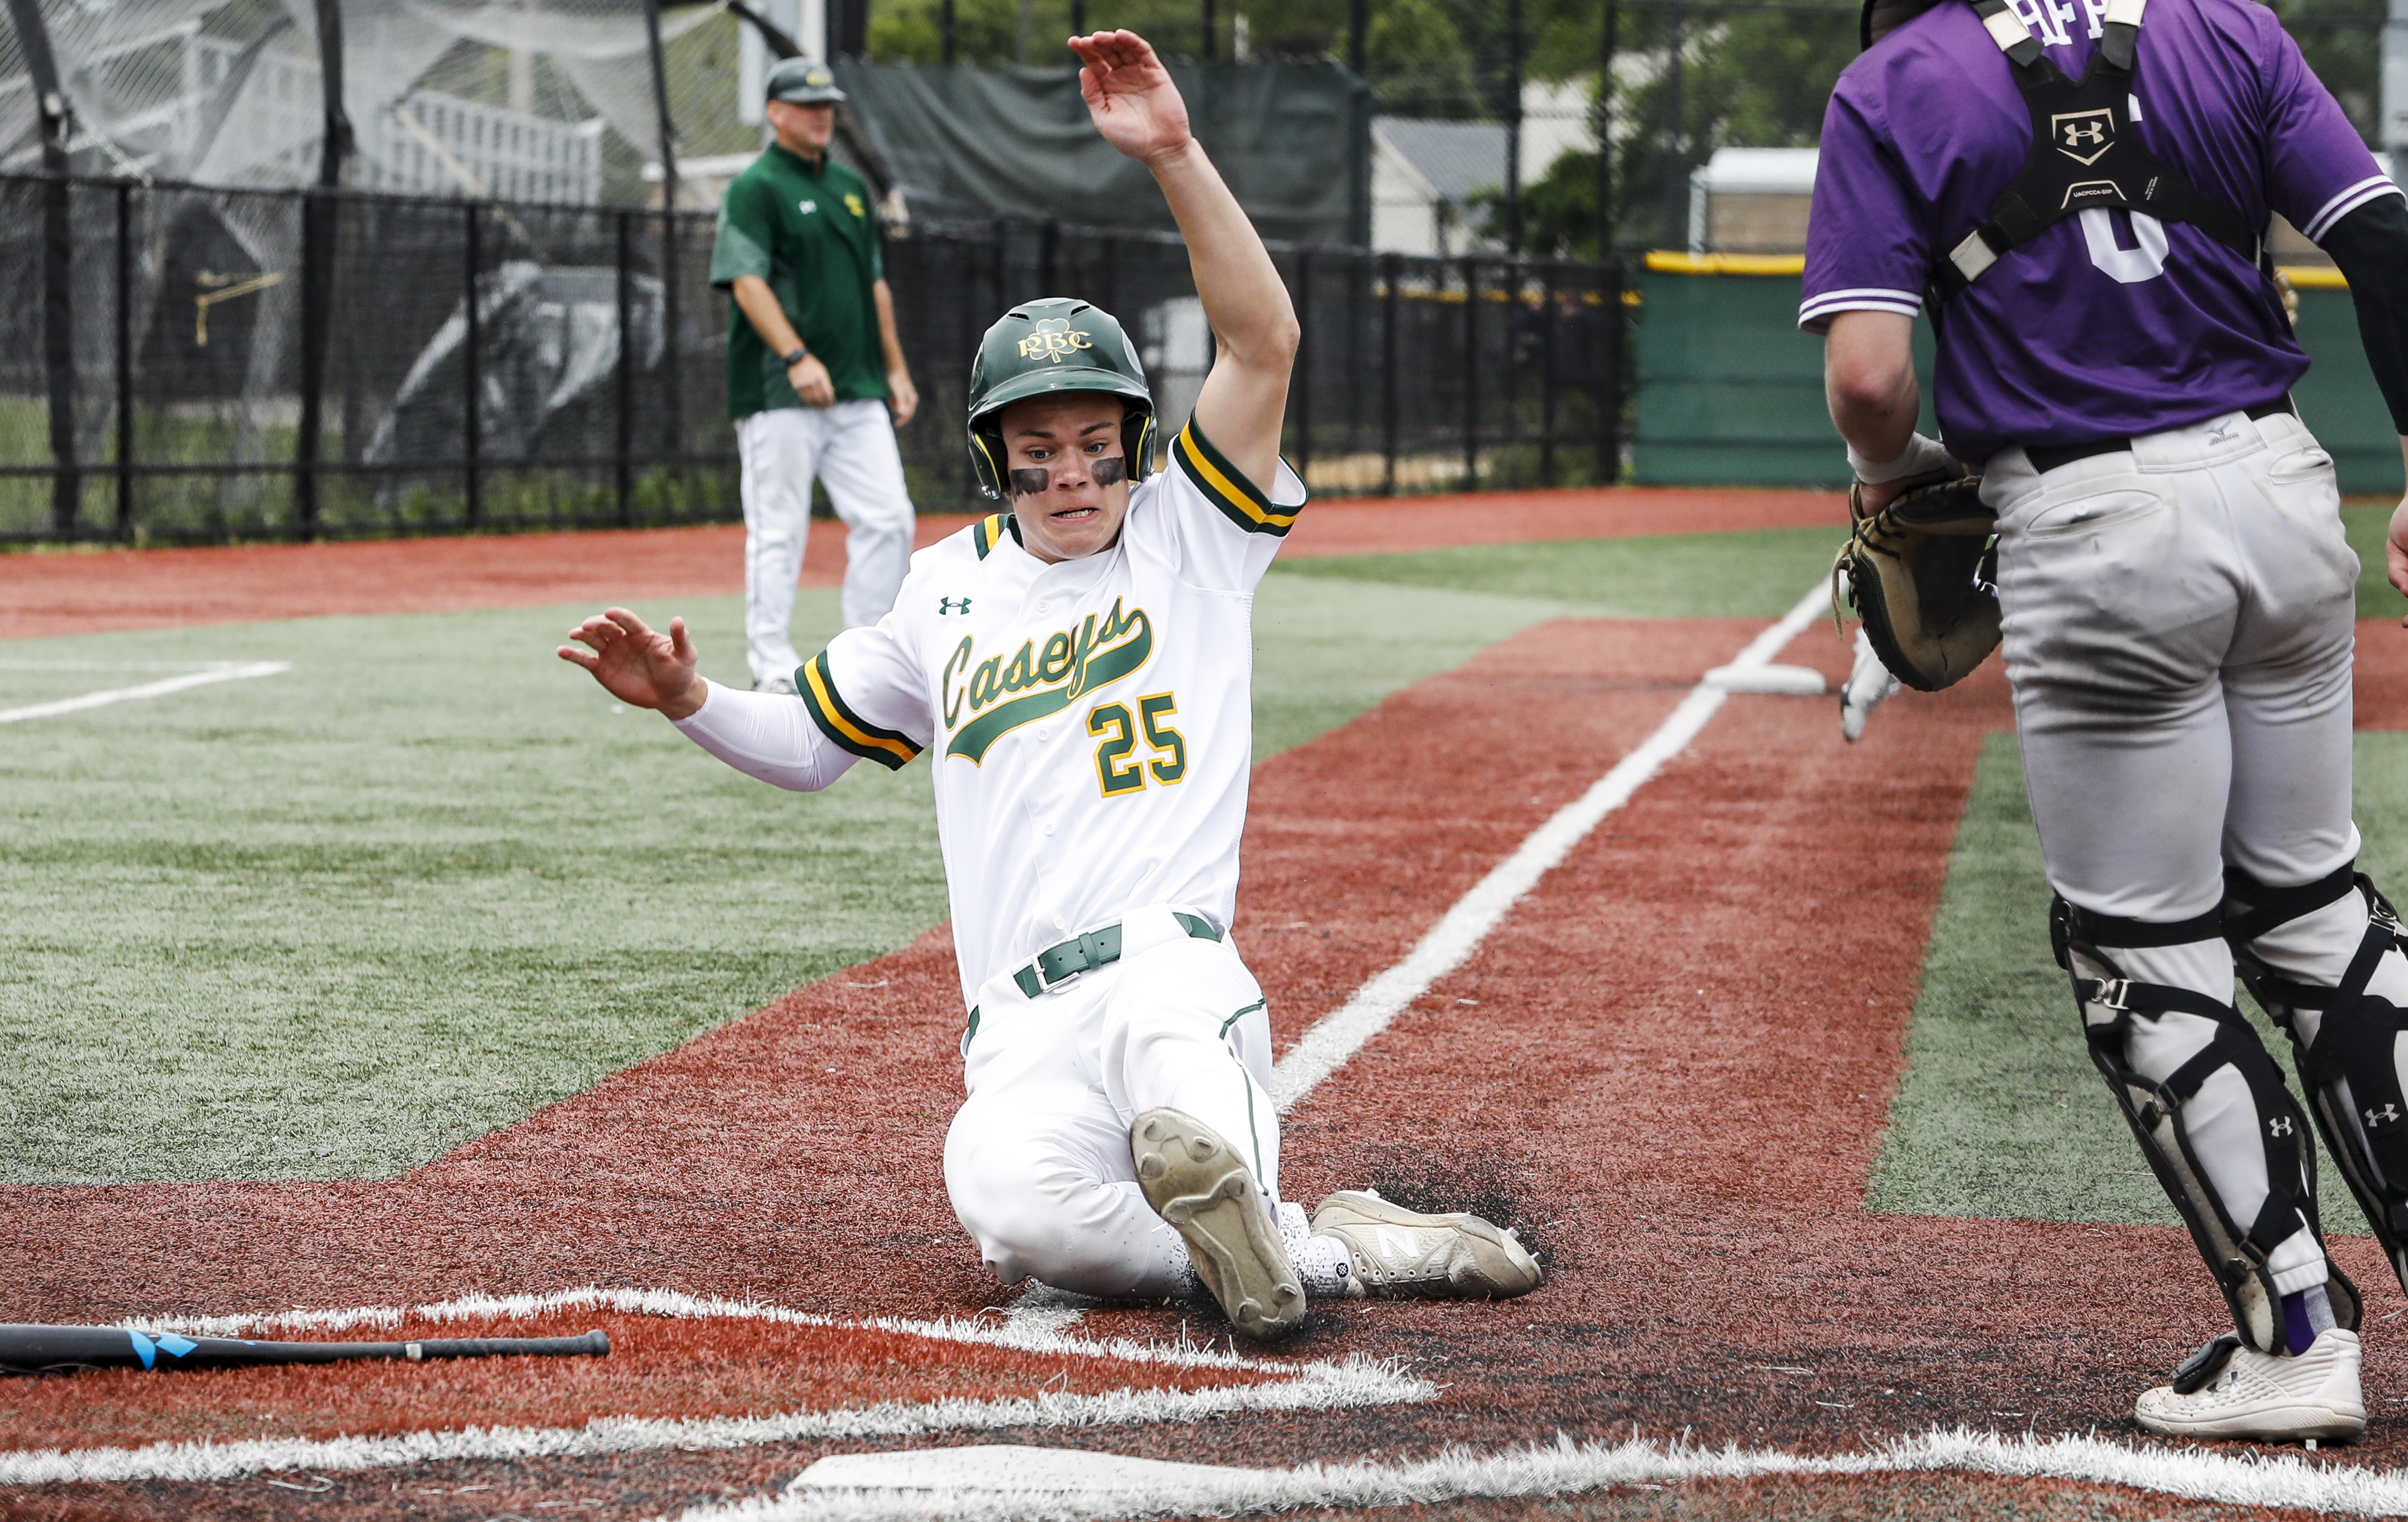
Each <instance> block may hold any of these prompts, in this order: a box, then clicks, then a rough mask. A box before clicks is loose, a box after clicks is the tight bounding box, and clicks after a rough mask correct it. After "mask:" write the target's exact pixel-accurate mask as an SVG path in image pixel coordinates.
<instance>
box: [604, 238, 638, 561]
mask: <svg viewBox="0 0 2408 1522" xmlns="http://www.w3.org/2000/svg"><path fill="white" fill-rule="evenodd" d="M634 218H635V213H634V212H632V211H628V210H625V209H624V208H622V209H621V210H618V211H614V212H612V213H611V214H610V220H611V221H612V223H613V224H614V226H615V228H616V230H617V233H618V250H617V252H618V266H619V281H618V286H619V289H618V300H619V374H618V377H617V380H618V389H619V395H618V399H617V400H618V408H619V426H618V428H617V429H616V430H615V431H614V434H615V436H614V437H613V439H612V441H611V445H610V453H611V467H612V474H613V476H614V477H615V478H616V484H617V487H618V491H619V525H620V527H622V528H624V527H626V526H627V525H628V524H630V523H633V522H634V521H635V520H636V482H635V470H634V466H633V464H632V462H630V460H629V459H628V454H627V450H628V435H629V434H631V433H632V432H633V431H634V428H635V421H636V356H635V347H636V335H635V333H634V331H633V330H634V326H635V324H634V323H633V321H631V320H630V319H631V317H632V315H633V312H634V308H635V305H636V282H635V276H634V274H633V273H632V272H631V271H630V270H629V269H628V268H627V264H628V262H629V260H630V259H631V258H633V256H634V253H635V241H636V235H635V228H634V225H633V223H634Z"/></svg>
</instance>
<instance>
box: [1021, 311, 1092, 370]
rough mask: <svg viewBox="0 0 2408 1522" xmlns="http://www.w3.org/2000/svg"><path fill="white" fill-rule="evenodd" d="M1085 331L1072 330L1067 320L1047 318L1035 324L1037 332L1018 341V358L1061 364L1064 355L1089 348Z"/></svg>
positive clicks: (1081, 329)
mask: <svg viewBox="0 0 2408 1522" xmlns="http://www.w3.org/2000/svg"><path fill="white" fill-rule="evenodd" d="M1091 347H1093V346H1091V345H1090V344H1089V343H1088V342H1087V330H1086V329H1084V328H1079V329H1075V330H1074V329H1073V328H1072V327H1071V326H1070V320H1069V319H1068V318H1062V317H1049V318H1046V319H1045V320H1042V321H1040V322H1039V323H1038V324H1037V331H1036V332H1034V333H1032V334H1029V335H1028V336H1027V337H1025V338H1023V339H1022V340H1020V357H1021V358H1022V359H1024V360H1048V359H1050V360H1052V361H1053V362H1054V363H1056V364H1059V363H1062V356H1063V355H1065V354H1072V353H1076V352H1077V351H1078V350H1080V349H1082V348H1091Z"/></svg>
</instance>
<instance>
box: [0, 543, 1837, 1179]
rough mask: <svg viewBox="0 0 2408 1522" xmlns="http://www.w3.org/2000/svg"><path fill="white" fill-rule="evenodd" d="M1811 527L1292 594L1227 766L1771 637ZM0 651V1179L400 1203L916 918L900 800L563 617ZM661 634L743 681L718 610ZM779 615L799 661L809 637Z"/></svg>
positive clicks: (1825, 549)
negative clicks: (1679, 650) (571, 661)
mask: <svg viewBox="0 0 2408 1522" xmlns="http://www.w3.org/2000/svg"><path fill="white" fill-rule="evenodd" d="M1832 539H1833V535H1832V533H1830V532H1829V531H1824V530H1815V531H1800V532H1799V533H1775V534H1727V535H1709V536H1698V537H1694V538H1690V537H1669V538H1660V539H1650V540H1621V541H1598V542H1592V543H1585V544H1575V545H1549V546H1538V547H1508V548H1505V549H1501V550H1487V551H1446V552H1441V553H1435V554H1430V555H1415V556H1400V557H1395V558H1392V559H1386V560H1382V559H1376V558H1369V557H1363V558H1355V559H1351V560H1346V561H1324V562H1297V563H1296V564H1294V565H1291V566H1283V567H1282V568H1280V569H1279V570H1277V571H1275V572H1274V573H1273V574H1272V575H1271V576H1269V578H1268V579H1266V581H1265V582H1264V583H1263V586H1262V589H1261V590H1260V592H1259V593H1258V595H1257V597H1256V601H1255V634H1256V638H1255V647H1256V648H1255V678H1254V685H1255V711H1256V718H1255V746H1254V750H1255V755H1256V757H1257V759H1258V760H1259V759H1261V758H1263V757H1267V756H1269V755H1273V754H1276V753H1277V752H1279V751H1281V750H1284V749H1287V748H1290V747H1294V746H1297V745H1300V744H1303V743H1304V742H1306V741H1308V740H1310V739H1312V737H1313V736H1315V735H1317V734H1320V733H1325V732H1326V731H1327V730H1329V729H1331V728H1334V727H1336V726H1338V725H1340V724H1343V723H1345V722H1346V721H1347V720H1349V719H1351V718H1354V717H1355V715H1356V714H1358V713H1360V712H1361V711H1362V710H1363V709H1365V708H1366V707H1369V705H1370V704H1374V703H1377V702H1378V701H1379V700H1380V699H1382V698H1383V697H1384V696H1386V695H1387V694H1388V693H1389V692H1392V691H1394V690H1397V689H1398V688H1400V687H1402V686H1405V685H1407V684H1408V683H1411V682H1413V681H1417V680H1419V679H1421V678H1422V677H1425V676H1430V675H1432V674H1434V673H1437V672H1441V671H1444V670H1447V669H1450V668H1452V667H1454V666H1456V665H1459V664H1461V663H1462V662H1463V661H1467V660H1469V659H1470V658H1471V657H1472V656H1473V655H1476V654H1477V653H1479V651H1481V650H1482V649H1484V648H1485V647H1488V646H1489V645H1492V644H1494V643H1496V642H1497V641H1498V640H1500V639H1504V638H1506V637H1508V636H1510V635H1512V634H1513V633H1516V632H1518V631H1520V630H1522V629H1524V628H1527V627H1528V626H1530V625H1531V624H1534V623H1537V622H1540V621H1541V620H1543V619H1550V618H1556V617H1562V616H1566V615H1573V616H1587V617H1595V616H1600V615H1606V614H1679V613H1684V612H1690V613H1719V614H1750V613H1752V614H1757V615H1765V616H1770V615H1774V614H1778V613H1781V612H1783V611H1785V610H1786V609H1787V608H1788V607H1789V606H1790V605H1792V604H1793V603H1794V602H1795V601H1796V599H1797V596H1798V593H1799V590H1802V589H1803V588H1804V587H1805V586H1807V585H1808V584H1809V583H1811V582H1812V581H1813V578H1814V577H1815V576H1818V575H1819V574H1820V572H1821V570H1822V568H1823V567H1824V566H1825V565H1827V564H1828V556H1829V547H1830V544H1831V542H1832ZM582 611H583V610H582V609H574V610H572V609H568V608H535V609H518V610H509V611H503V612H485V613H462V614H446V615H422V616H410V617H391V618H359V619H299V620H291V621H281V622H268V623H255V624H241V625H229V626H223V627H214V628H201V629H191V630H169V631H148V632H137V633H113V634H98V635H87V636H78V637H73V638H59V639H42V640H15V641H7V642H5V643H0V710H6V709H9V708H15V707H20V706H23V705H28V704H37V703H44V702H50V701H54V700H56V699H59V698H63V697H68V696H73V695H75V694H78V693H81V692H88V691H92V690H99V689H103V688H118V687H127V686H133V685H136V684H139V683H145V682H150V681H155V680H158V679H159V678H160V677H161V676H170V675H173V674H174V673H175V672H177V671H179V670H189V669H193V668H194V667H196V666H198V665H201V664H205V663H208V662H211V661H290V662H292V665H293V669H292V670H291V671H289V672H287V673H285V674H283V675H281V676H270V677H265V678H262V679H257V680H250V681H239V682H230V683H224V684H220V685H216V686H210V687H205V688H199V689H195V690H188V691H184V692H179V693H175V694H172V695H169V696H166V697H162V698H157V699H151V700H147V701H140V702H131V703H123V704H113V705H110V706H108V707H102V708H96V709H91V710H86V711H82V712H78V713H72V714H66V715H60V716H54V717H50V718H37V719H32V720H27V721H24V722H20V723H7V724H0V922H5V923H7V925H8V927H9V930H10V937H9V950H10V952H11V964H10V969H9V971H10V974H11V975H10V976H8V977H7V978H6V979H0V1181H8V1182H19V1183H75V1182H93V1183H98V1182H121V1181H135V1180H144V1179H189V1178H258V1179H269V1178H311V1177H377V1176H384V1175H390V1174H394V1173H397V1172H400V1171H402V1170H405V1169H407V1168H409V1167H412V1166H414V1165H416V1164H418V1163H420V1162H423V1161H425V1160H426V1159H430V1158H433V1157H435V1156H437V1155H438V1154H439V1153H441V1152H443V1151H444V1150H446V1149H448V1148H450V1147H452V1146H455V1145H459V1144H460V1143H461V1142H464V1141H466V1140H468V1139H470V1138H472V1137H475V1136H477V1135H480V1134H481V1133H483V1132H485V1131H490V1130H492V1129H494V1128H495V1127H497V1126H502V1125H507V1124H509V1123H510V1122H512V1121H514V1120H516V1119H519V1118H521V1117H523V1116H525V1115H526V1114H528V1113H529V1112H530V1111H532V1110H534V1109H536V1108H537V1107H538V1106H540V1105H542V1104H545V1103H548V1102H552V1101H554V1100H558V1099H561V1098H565V1097H566V1096H568V1095H571V1094H575V1093H578V1092H581V1090H583V1089H584V1088H589V1087H591V1086H592V1085H593V1084H594V1083H595V1081H597V1080H598V1079H600V1078H601V1077H603V1076H604V1075H606V1074H609V1073H611V1072H613V1071H616V1070H617V1069H620V1068H623V1067H625V1066H628V1065H629V1064H631V1063H634V1062H638V1061H641V1060H643V1059H645V1058H647V1057H650V1056H652V1055H653V1054H655V1053H658V1052H660V1051H664V1050H667V1048H669V1047H671V1046H674V1045H678V1044H679V1043H680V1042H682V1041H685V1040H688V1039H691V1038H692V1037H694V1036H695V1035H697V1034H700V1033H702V1032H704V1031H710V1030H712V1029H714V1028H716V1027H718V1026H720V1025H723V1024H724V1023H725V1022H726V1021H728V1020H730V1019H733V1018H736V1017H739V1016H741V1015H743V1014H745V1013H747V1012H749V1011H751V1010H753V1009H755V1008H757V1007H759V1006H760V1005H761V1004H763V1003H767V1002H768V1001H770V1000H772V999H775V998H776V997H778V996H779V995H780V994H781V993H783V992H785V991H786V990H788V989H792V988H794V987H796V985H798V984H801V983H804V982H807V981H809V980H810V979H812V978H815V977H819V976H823V975H824V974H828V973H830V972H833V971H835V970H837V969H839V968H841V967H844V966H848V965H851V964H853V963H855V962H858V961H861V960H866V959H867V958H870V957H874V956H878V955H881V954H882V953H884V952H886V951H890V950H893V949H895V948H896V947H897V946H902V945H904V944H906V943H908V942H909V941H910V940H911V939H912V938H913V937H914V936H916V935H918V934H919V933H921V932H923V931H925V930H926V929H927V928H929V927H930V926H932V925H934V924H936V923H937V922H938V921H939V920H940V919H941V918H942V917H944V914H945V901H944V887H943V881H942V876H941V869H940V865H939V861H938V856H937V849H936V834H935V828H934V824H933V821H932V818H931V815H930V810H929V804H928V780H927V779H928V771H927V768H926V766H925V764H924V763H923V764H914V765H912V766H910V767H908V768H906V769H905V770H904V771H902V772H901V773H893V774H890V773H887V772H885V771H883V770H882V769H881V768H877V767H872V766H858V767H855V768H854V769H853V772H852V773H851V774H850V775H847V776H846V777H845V778H844V780H842V781H841V782H839V784H838V785H837V786H836V787H834V788H832V789H829V790H828V791H826V792H824V793H822V794H818V795H814V796H805V795H797V794H790V793H783V792H780V791H778V790H776V789H769V788H767V787H765V786H763V785H762V784H759V783H756V782H753V781H752V780H750V779H749V778H746V777H743V776H740V775H737V774H736V773H734V772H732V771H729V770H727V769H725V768H724V767H721V766H719V765H717V764H716V763H714V762H712V761H709V760H708V758H705V757H703V756H701V755H699V754H697V753H696V752H695V749H694V747H692V746H691V745H690V744H688V743H687V742H686V741H685V740H684V739H682V738H681V737H680V736H679V735H678V734H677V733H675V732H674V731H673V730H671V729H670V728H669V727H668V726H667V725H666V724H664V723H662V722H661V721H660V720H658V719H657V718H652V717H651V716H649V715H646V714H641V713H636V712H632V711H628V710H625V709H623V708H621V707H619V706H618V705H617V704H613V703H612V702H611V701H610V699H609V697H608V696H607V695H606V694H604V693H602V692H601V691H600V690H597V689H596V688H595V687H594V686H593V685H592V683H591V682H590V681H588V680H587V679H586V678H585V677H584V676H581V674H579V673H577V672H575V671H573V670H571V669H569V668H568V667H567V666H566V665H564V664H562V663H560V662H559V661H556V660H554V659H553V657H552V653H551V652H552V647H554V646H555V645H556V644H557V643H558V642H559V640H560V638H561V636H562V634H563V633H565V632H566V628H567V626H568V624H569V623H570V622H571V621H572V618H573V617H574V615H575V614H576V613H579V612H582ZM640 611H643V612H645V613H647V614H648V615H652V616H655V617H659V616H663V615H666V614H667V613H668V612H670V611H682V612H684V613H685V614H686V616H687V618H688V619H689V621H690V623H691V624H692V626H693V628H694V631H695V638H696V639H697V641H698V642H699V643H700V645H701V647H702V650H703V657H704V670H705V671H706V672H707V673H708V674H710V675H712V676H719V677H722V678H723V679H724V678H731V677H733V678H738V679H740V678H741V676H742V675H743V672H742V664H741V653H740V652H741V642H740V637H739V633H738V622H739V619H740V605H739V604H738V601H737V600H736V599H734V598H726V597H721V598H689V599H685V600H683V601H682V602H681V603H680V604H679V605H678V606H677V608H675V609H672V608H669V607H666V606H660V607H646V608H643V609H641V610H640ZM837 621H838V620H837V608H836V596H835V594H834V593H833V592H832V591H805V592H804V593H802V594H801V595H800V597H799V598H798V600H797V603H796V643H797V644H798V645H799V646H800V647H801V648H803V649H804V650H805V651H810V650H811V649H814V648H816V647H817V646H818V644H819V643H820V642H822V641H824V639H825V638H826V637H827V636H828V635H829V634H831V633H833V632H834V631H835V629H836V627H837Z"/></svg>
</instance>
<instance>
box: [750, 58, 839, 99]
mask: <svg viewBox="0 0 2408 1522" xmlns="http://www.w3.org/2000/svg"><path fill="white" fill-rule="evenodd" d="M764 93H765V96H766V98H767V99H769V100H781V101H784V102H785V103H786V104H787V105H789V106H833V105H835V104H836V103H837V102H838V101H840V100H842V99H844V98H845V93H844V92H843V91H841V90H839V89H838V88H837V87H836V75H835V74H834V73H832V72H831V71H830V70H829V68H828V66H827V65H826V64H823V63H820V62H819V61H818V60H816V59H811V58H789V59H785V60H782V61H781V63H780V64H778V66H777V67H776V68H773V69H771V70H770V71H769V79H768V83H767V87H766V89H765V92H764Z"/></svg>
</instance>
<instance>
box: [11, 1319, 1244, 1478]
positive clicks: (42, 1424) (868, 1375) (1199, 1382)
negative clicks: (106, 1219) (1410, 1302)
mask: <svg viewBox="0 0 2408 1522" xmlns="http://www.w3.org/2000/svg"><path fill="white" fill-rule="evenodd" d="M596 1328H598V1329H600V1330H602V1331H604V1332H606V1333H608V1334H609V1338H610V1353H609V1357H607V1358H473V1359H458V1360H447V1361H441V1362H433V1363H423V1364H421V1363H406V1362H381V1361H380V1362H359V1363H340V1364H317V1365H298V1366H289V1367H275V1368H260V1369H218V1370H194V1371H185V1372H177V1373H152V1372H150V1371H145V1370H139V1369H122V1370H107V1371H99V1372H90V1373H78V1374H70V1375H52V1376H50V1377H47V1378H42V1379H13V1380H8V1381H6V1382H0V1450H30V1449H41V1448H79V1447H95V1446H114V1447H139V1446H141V1445H142V1444H150V1443H182V1442H198V1441H215V1442H238V1441H249V1440H257V1439H267V1438H317V1439H322V1438H333V1437H337V1436H344V1435H349V1436H352V1437H376V1436H389V1435H393V1434H396V1433H403V1432H415V1431H441V1430H461V1429H464V1428H467V1427H488V1428H491V1427H581V1426H583V1425H584V1424H585V1423H586V1422H588V1421H591V1420H593V1419H595V1418H596V1417H603V1416H637V1417H656V1418H662V1419H667V1420H678V1419H685V1418H704V1417H713V1416H766V1415H780V1414H785V1413H794V1412H806V1411H833V1410H838V1409H843V1408H853V1407H860V1406H868V1405H875V1404H877V1403H878V1402H880V1401H911V1402H922V1401H939V1400H944V1399H947V1398H958V1399H963V1400H971V1401H992V1400H1007V1399H1012V1398H1026V1397H1031V1396H1035V1395H1037V1394H1039V1393H1040V1392H1050V1393H1054V1394H1078V1395H1084V1394H1094V1393H1098V1392H1102V1391H1108V1390H1120V1389H1164V1390H1174V1389H1175V1390H1196V1389H1212V1388H1220V1387H1229V1386H1236V1385H1249V1384H1256V1383H1259V1382H1261V1381H1262V1380H1263V1379H1264V1378H1266V1377H1276V1376H1272V1375H1267V1374H1265V1373H1256V1372H1252V1371H1247V1370H1233V1369H1212V1368H1200V1369H1199V1368H1181V1367H1178V1366H1175V1365H1169V1364H1160V1363H1154V1362H1143V1361H1134V1360H1128V1359H1122V1358H1108V1357H1102V1356H1097V1355H1086V1354H1080V1355H1069V1354H1059V1353H1033V1352H1026V1351H1022V1350H1019V1349H1014V1348H1004V1347H994V1346H988V1345H984V1344H976V1343H963V1342H955V1341H950V1340H944V1339H938V1338H931V1337H925V1336H921V1335H917V1334H914V1333H911V1332H908V1331H894V1330H881V1329H876V1328H865V1327H813V1326H794V1325H788V1324H782V1323H780V1322H776V1321H767V1320H753V1319H746V1318H742V1317H737V1316H714V1317H707V1318H693V1319H688V1318H682V1317H669V1316H637V1315H625V1314H621V1313H617V1312H610V1311H595V1310H590V1309H589V1310H561V1311H553V1312H548V1313H545V1314H542V1315H539V1316H510V1317H476V1318H466V1319H463V1318H446V1319H443V1320H440V1321H437V1320H430V1319H426V1318H423V1317H415V1316H413V1317H409V1318H408V1319H406V1320H405V1321H404V1322H403V1323H402V1324H401V1325H400V1326H398V1327H377V1328H358V1329H351V1330H345V1331H340V1332H327V1333H318V1334H313V1335H312V1336H311V1337H309V1338H308V1340H309V1341H319V1342H342V1341H376V1342H400V1341H407V1340H409V1339H413V1338H426V1337H567V1336H577V1335H581V1334H582V1333H584V1332H586V1331H588V1330H594V1329H596ZM261 1335H262V1336H281V1335H284V1334H280V1333H276V1332H272V1331H270V1332H262V1333H261Z"/></svg>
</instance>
